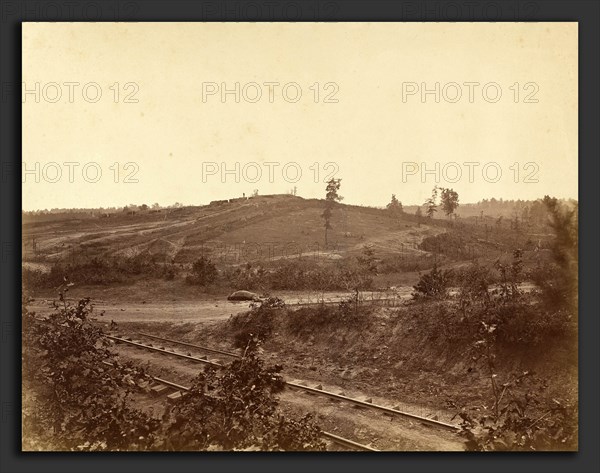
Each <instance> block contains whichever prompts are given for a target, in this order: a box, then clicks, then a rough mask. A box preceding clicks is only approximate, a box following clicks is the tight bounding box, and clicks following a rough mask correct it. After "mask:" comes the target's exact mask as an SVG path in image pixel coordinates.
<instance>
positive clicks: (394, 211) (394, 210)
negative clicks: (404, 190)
mask: <svg viewBox="0 0 600 473" xmlns="http://www.w3.org/2000/svg"><path fill="white" fill-rule="evenodd" d="M386 208H387V209H388V211H389V212H390V214H391V215H392V217H398V215H400V214H401V213H402V212H403V210H402V202H400V201H399V200H398V199H397V198H396V194H392V200H391V201H390V203H389V204H387V205H386Z"/></svg>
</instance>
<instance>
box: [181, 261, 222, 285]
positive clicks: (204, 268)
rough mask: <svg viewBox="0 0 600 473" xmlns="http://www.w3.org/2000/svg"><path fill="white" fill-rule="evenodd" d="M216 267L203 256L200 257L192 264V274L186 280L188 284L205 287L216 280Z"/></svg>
mask: <svg viewBox="0 0 600 473" xmlns="http://www.w3.org/2000/svg"><path fill="white" fill-rule="evenodd" d="M217 275H218V272H217V267H216V266H215V265H214V263H213V262H212V261H211V260H210V259H208V258H205V257H204V256H201V257H200V258H198V259H197V260H196V261H194V264H192V273H191V274H190V275H189V276H188V277H187V278H186V281H187V282H188V283H190V284H198V285H200V286H207V285H209V284H212V283H213V282H214V281H215V280H216V279H217Z"/></svg>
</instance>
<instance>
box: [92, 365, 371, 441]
mask: <svg viewBox="0 0 600 473" xmlns="http://www.w3.org/2000/svg"><path fill="white" fill-rule="evenodd" d="M102 363H103V364H105V365H107V366H111V367H112V366H113V364H112V363H109V362H108V361H103V362H102ZM151 378H152V380H153V381H154V382H155V384H154V385H153V386H150V387H149V389H150V392H152V393H153V394H154V395H163V396H166V398H167V400H168V401H175V400H177V399H179V398H181V397H182V396H184V395H185V393H187V392H188V391H189V390H190V388H189V387H187V386H183V385H181V384H178V383H174V382H172V381H168V380H166V379H163V378H159V377H157V376H151ZM169 388H172V389H171V390H169ZM173 389H174V391H173ZM321 437H323V438H324V439H327V440H329V441H330V442H333V443H335V444H337V445H341V446H343V447H346V448H351V449H353V450H358V451H365V452H378V451H379V450H377V449H375V448H373V447H370V446H369V445H364V444H362V443H359V442H355V441H354V440H350V439H347V438H345V437H340V436H339V435H336V434H332V433H331V432H326V431H324V430H322V431H321Z"/></svg>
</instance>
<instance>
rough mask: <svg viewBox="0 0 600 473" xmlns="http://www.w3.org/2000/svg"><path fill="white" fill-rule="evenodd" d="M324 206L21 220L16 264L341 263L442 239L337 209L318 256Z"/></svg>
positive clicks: (387, 219)
mask: <svg viewBox="0 0 600 473" xmlns="http://www.w3.org/2000/svg"><path fill="white" fill-rule="evenodd" d="M322 212H323V202H322V201H320V200H317V199H309V200H307V199H303V198H301V197H295V196H291V195H278V196H259V197H255V198H251V199H239V200H234V201H231V202H226V201H225V202H217V203H213V204H211V205H207V206H202V207H183V208H177V209H161V210H159V211H155V210H150V209H148V210H145V211H137V212H136V213H127V212H115V213H111V214H105V213H100V212H96V213H93V212H91V213H81V214H76V215H64V214H62V215H56V216H55V217H54V218H51V217H52V216H48V215H43V216H39V217H38V216H35V215H33V216H28V218H27V219H26V221H24V223H23V235H24V238H23V243H24V246H23V260H24V261H47V262H51V261H55V260H64V259H69V258H76V257H81V256H85V257H94V256H109V255H110V256H114V255H132V254H136V253H140V252H144V251H148V252H150V253H151V254H153V255H156V256H157V257H158V259H159V260H161V259H163V258H164V261H169V262H170V261H173V260H174V261H175V262H176V263H184V264H185V263H190V262H192V261H194V260H195V259H196V258H198V257H199V256H200V255H202V254H209V255H212V256H214V257H216V258H222V259H226V260H227V261H230V262H234V261H236V260H237V261H240V260H243V259H246V260H251V259H260V258H261V257H262V258H265V257H268V258H270V259H278V258H286V257H291V256H297V255H309V254H315V253H319V254H321V255H324V256H325V255H330V256H331V257H332V258H334V257H344V256H346V255H349V254H354V253H358V252H360V250H361V248H362V247H363V246H365V245H372V246H373V247H374V249H376V251H377V252H378V253H380V254H382V255H385V254H396V253H400V252H405V253H409V252H420V250H418V249H417V248H416V247H417V245H418V244H419V243H420V242H421V241H422V240H423V238H424V237H427V236H432V235H436V234H438V233H440V232H442V231H444V229H443V227H441V226H440V225H439V224H437V223H436V222H433V224H431V225H426V224H418V223H417V222H416V220H415V219H414V217H412V216H401V217H399V218H392V216H390V215H389V213H388V212H386V211H385V210H382V209H375V208H369V207H358V206H349V205H344V204H338V205H337V207H336V208H335V210H334V212H333V217H332V222H331V224H332V227H333V228H332V230H330V232H329V238H328V240H329V244H328V248H327V249H325V248H324V229H323V219H322V218H321V213H322Z"/></svg>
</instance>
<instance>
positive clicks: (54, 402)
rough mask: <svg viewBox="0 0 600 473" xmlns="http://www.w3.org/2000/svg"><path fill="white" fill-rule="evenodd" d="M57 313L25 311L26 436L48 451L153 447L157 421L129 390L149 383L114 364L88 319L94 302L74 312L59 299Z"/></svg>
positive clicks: (143, 374)
mask: <svg viewBox="0 0 600 473" xmlns="http://www.w3.org/2000/svg"><path fill="white" fill-rule="evenodd" d="M66 290H68V288H67V289H66ZM66 290H65V291H66ZM54 309H55V311H54V313H53V314H52V315H50V316H49V317H46V318H45V319H42V320H39V319H38V318H37V317H36V316H35V314H34V313H31V312H29V311H28V309H27V308H26V306H25V305H24V309H23V315H24V318H23V327H24V337H23V374H24V383H25V385H26V386H28V387H30V388H32V389H27V390H25V389H24V393H25V392H26V393H27V394H28V395H29V397H28V398H27V399H26V401H24V405H23V432H25V433H26V434H27V436H28V437H36V438H38V439H42V443H43V444H45V445H46V446H45V449H57V450H125V449H126V450H146V449H149V448H151V447H152V446H153V445H154V442H155V440H156V437H155V433H156V430H157V428H158V426H159V421H158V420H157V419H154V418H152V417H150V416H149V415H148V414H146V413H144V412H142V411H139V410H137V409H135V408H133V407H131V406H130V404H129V401H128V396H129V393H130V389H131V388H133V387H136V386H142V385H145V384H146V383H147V382H148V380H149V379H148V376H147V374H146V372H145V371H144V370H143V369H140V368H137V367H135V366H134V365H133V364H131V363H125V364H122V363H119V362H118V361H117V360H116V359H115V358H114V356H113V354H112V353H111V352H110V351H109V349H108V342H107V341H106V339H105V338H104V337H103V336H102V331H101V329H99V328H97V327H95V326H94V325H92V324H91V322H90V320H89V317H90V314H91V313H92V310H93V306H92V305H91V304H90V300H89V298H86V299H82V300H80V301H79V302H78V303H77V304H75V305H73V304H70V303H69V302H67V301H66V299H65V297H64V293H63V292H61V293H60V302H59V303H55V305H54ZM109 365H112V366H109ZM34 391H35V393H36V396H35V397H34V398H33V399H32V396H31V394H32V393H33V392H34Z"/></svg>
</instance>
